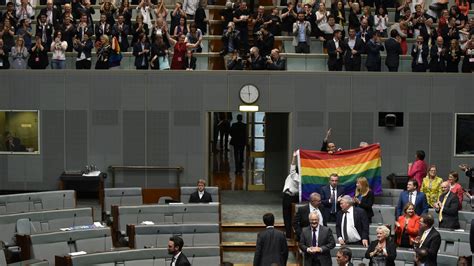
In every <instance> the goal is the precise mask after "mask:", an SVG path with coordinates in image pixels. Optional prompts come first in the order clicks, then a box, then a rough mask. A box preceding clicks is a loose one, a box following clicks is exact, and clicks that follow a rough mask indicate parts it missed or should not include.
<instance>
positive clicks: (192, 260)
mask: <svg viewBox="0 0 474 266" xmlns="http://www.w3.org/2000/svg"><path fill="white" fill-rule="evenodd" d="M194 257H196V254H193V258H192V259H191V265H193V262H194Z"/></svg>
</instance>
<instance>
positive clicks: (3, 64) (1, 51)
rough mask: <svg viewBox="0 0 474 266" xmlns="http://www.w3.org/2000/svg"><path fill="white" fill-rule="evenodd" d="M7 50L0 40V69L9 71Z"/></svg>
mask: <svg viewBox="0 0 474 266" xmlns="http://www.w3.org/2000/svg"><path fill="white" fill-rule="evenodd" d="M9 68H10V61H9V60H8V48H7V47H5V46H4V45H3V39H0V69H9Z"/></svg>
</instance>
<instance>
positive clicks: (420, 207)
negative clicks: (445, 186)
mask: <svg viewBox="0 0 474 266" xmlns="http://www.w3.org/2000/svg"><path fill="white" fill-rule="evenodd" d="M417 189H418V182H417V181H416V180H415V179H410V180H408V182H407V190H405V191H403V192H402V193H400V196H399V197H398V204H397V208H396V209H395V217H398V216H400V215H402V209H403V207H404V206H405V205H406V204H407V203H408V202H411V203H413V205H415V213H416V214H417V215H422V214H423V213H427V212H428V201H427V200H426V196H425V193H423V192H419V191H417Z"/></svg>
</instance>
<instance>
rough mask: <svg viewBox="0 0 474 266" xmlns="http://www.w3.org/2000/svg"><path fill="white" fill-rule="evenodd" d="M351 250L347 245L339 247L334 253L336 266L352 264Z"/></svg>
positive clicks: (351, 265)
mask: <svg viewBox="0 0 474 266" xmlns="http://www.w3.org/2000/svg"><path fill="white" fill-rule="evenodd" d="M351 259H352V251H351V249H350V248H348V247H342V248H340V249H339V250H338V251H337V253H336V262H337V265H338V266H353V265H354V264H352V262H351Z"/></svg>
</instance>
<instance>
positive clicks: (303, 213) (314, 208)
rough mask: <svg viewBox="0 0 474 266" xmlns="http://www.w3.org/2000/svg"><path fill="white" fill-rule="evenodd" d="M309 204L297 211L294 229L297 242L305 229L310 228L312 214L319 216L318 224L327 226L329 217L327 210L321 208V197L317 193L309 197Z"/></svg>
mask: <svg viewBox="0 0 474 266" xmlns="http://www.w3.org/2000/svg"><path fill="white" fill-rule="evenodd" d="M309 200H310V201H309V203H308V204H307V205H305V206H301V207H299V208H298V210H297V211H296V215H295V220H294V223H293V228H294V229H295V234H296V241H299V239H300V235H301V232H302V231H303V228H305V227H307V226H309V220H308V215H309V214H310V213H313V212H314V213H317V214H318V215H319V218H318V222H319V223H320V224H323V225H324V226H326V224H327V221H328V216H327V214H326V213H327V212H326V209H325V208H324V207H323V206H321V195H319V194H318V193H316V192H313V193H311V195H310V196H309Z"/></svg>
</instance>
